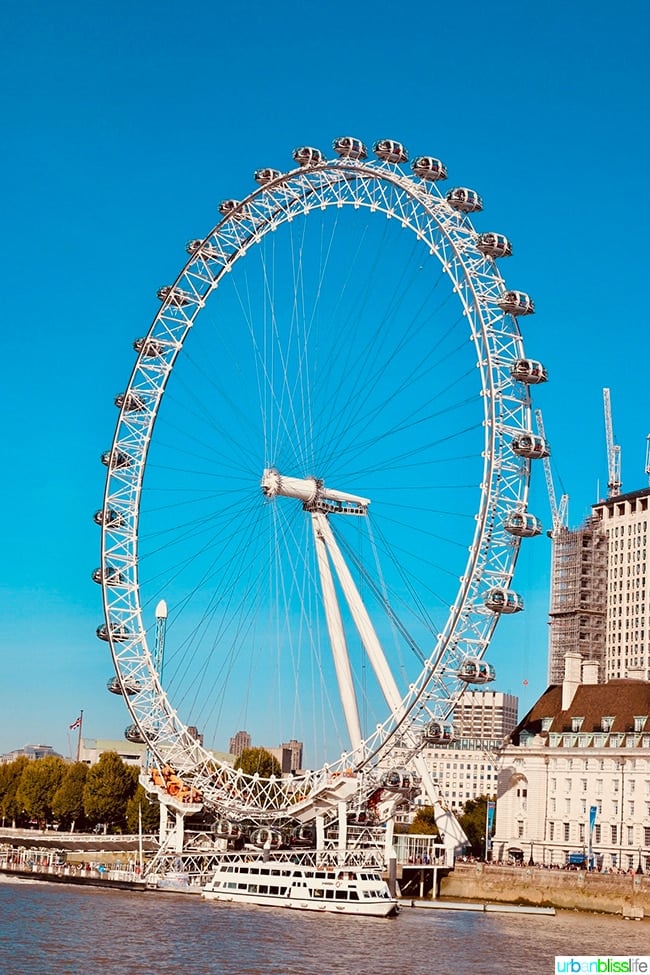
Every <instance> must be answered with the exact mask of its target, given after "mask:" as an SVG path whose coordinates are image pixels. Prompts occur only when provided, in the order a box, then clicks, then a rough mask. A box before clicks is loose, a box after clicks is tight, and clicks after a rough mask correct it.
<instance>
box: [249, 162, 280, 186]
mask: <svg viewBox="0 0 650 975" xmlns="http://www.w3.org/2000/svg"><path fill="white" fill-rule="evenodd" d="M280 176H282V173H281V172H280V170H279V169H271V168H270V167H269V166H266V167H265V168H264V169H256V170H255V175H254V179H255V182H256V183H258V184H259V185H260V186H266V184H267V183H271V182H272V181H273V180H274V179H279V177H280Z"/></svg>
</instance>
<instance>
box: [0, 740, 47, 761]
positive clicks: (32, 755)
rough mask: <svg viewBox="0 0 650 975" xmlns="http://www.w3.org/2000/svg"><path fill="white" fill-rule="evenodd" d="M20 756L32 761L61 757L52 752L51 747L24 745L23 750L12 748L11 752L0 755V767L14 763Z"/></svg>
mask: <svg viewBox="0 0 650 975" xmlns="http://www.w3.org/2000/svg"><path fill="white" fill-rule="evenodd" d="M21 756H26V757H27V758H29V759H32V760H35V759H37V758H52V757H54V758H62V757H63V756H62V755H59V753H58V752H55V751H54V748H53V747H52V745H25V746H24V747H23V748H14V749H13V751H10V752H6V754H4V755H0V765H8V764H9V763H10V762H15V761H16V759H17V758H20V757H21Z"/></svg>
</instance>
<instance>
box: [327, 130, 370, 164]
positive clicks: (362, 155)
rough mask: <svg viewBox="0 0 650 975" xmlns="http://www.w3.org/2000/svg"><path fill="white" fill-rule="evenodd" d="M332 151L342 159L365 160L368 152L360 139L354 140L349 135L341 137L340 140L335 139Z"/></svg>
mask: <svg viewBox="0 0 650 975" xmlns="http://www.w3.org/2000/svg"><path fill="white" fill-rule="evenodd" d="M332 149H333V150H334V152H335V153H336V154H337V155H338V156H341V158H342V159H366V158H367V156H368V150H367V149H366V147H365V146H364V144H363V142H362V141H361V139H355V138H354V137H353V136H351V135H342V136H341V138H340V139H335V140H334V142H333V143H332Z"/></svg>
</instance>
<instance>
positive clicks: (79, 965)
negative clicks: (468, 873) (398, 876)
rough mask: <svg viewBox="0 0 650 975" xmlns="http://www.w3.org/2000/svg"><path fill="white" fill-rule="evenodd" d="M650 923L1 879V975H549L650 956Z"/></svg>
mask: <svg viewBox="0 0 650 975" xmlns="http://www.w3.org/2000/svg"><path fill="white" fill-rule="evenodd" d="M649 952H650V921H625V920H623V919H622V918H617V917H611V916H603V915H590V914H578V913H571V912H562V913H558V914H556V915H555V917H548V916H536V915H514V916H513V915H506V914H503V915H499V914H482V913H474V912H467V911H462V912H461V911H438V910H424V909H415V908H411V907H407V908H405V909H403V910H402V912H401V913H400V915H399V917H397V918H395V919H388V920H377V919H373V918H355V917H340V916H334V917H332V916H328V915H322V914H302V913H300V912H298V911H289V910H287V911H283V910H277V909H276V910H274V909H272V908H263V907H255V908H254V907H250V908H247V907H242V906H238V907H232V906H231V905H228V904H217V903H215V902H205V901H203V900H202V899H201V898H200V897H198V896H196V895H187V894H185V895H184V894H172V893H153V892H131V891H118V890H100V889H97V888H75V887H71V886H70V887H67V886H66V887H61V886H59V885H54V884H48V883H42V882H38V881H21V880H16V879H6V878H4V879H2V880H1V881H0V975H402V973H404V975H407V973H408V975H470V973H471V975H492V973H494V975H496V973H498V975H505V973H517V975H529V973H530V975H545V973H547V972H548V973H549V975H550V973H552V972H553V971H554V957H555V955H595V954H600V955H604V954H609V955H627V954H629V955H632V956H639V955H646V954H648V953H649Z"/></svg>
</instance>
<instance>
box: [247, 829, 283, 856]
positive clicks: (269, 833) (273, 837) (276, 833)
mask: <svg viewBox="0 0 650 975" xmlns="http://www.w3.org/2000/svg"><path fill="white" fill-rule="evenodd" d="M251 843H253V844H254V845H255V846H259V847H267V848H268V847H270V848H271V849H272V850H277V849H278V847H279V846H280V845H281V843H282V833H281V832H280V830H279V829H270V828H269V827H268V826H260V827H259V829H254V830H253V832H252V833H251Z"/></svg>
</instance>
